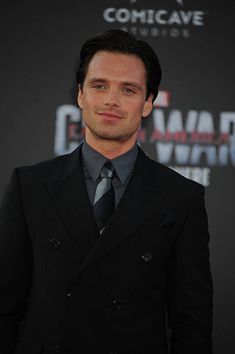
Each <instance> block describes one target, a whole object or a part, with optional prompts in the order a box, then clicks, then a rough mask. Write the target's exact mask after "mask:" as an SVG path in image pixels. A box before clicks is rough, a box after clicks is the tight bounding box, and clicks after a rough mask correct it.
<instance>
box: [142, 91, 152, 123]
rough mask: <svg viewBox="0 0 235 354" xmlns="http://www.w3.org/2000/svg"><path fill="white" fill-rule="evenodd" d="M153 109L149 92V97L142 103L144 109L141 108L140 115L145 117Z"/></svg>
mask: <svg viewBox="0 0 235 354" xmlns="http://www.w3.org/2000/svg"><path fill="white" fill-rule="evenodd" d="M152 109H153V94H152V93H150V95H149V97H148V98H147V100H146V101H145V103H144V109H143V114H142V117H143V118H146V117H147V116H148V115H149V114H150V113H151V111H152Z"/></svg>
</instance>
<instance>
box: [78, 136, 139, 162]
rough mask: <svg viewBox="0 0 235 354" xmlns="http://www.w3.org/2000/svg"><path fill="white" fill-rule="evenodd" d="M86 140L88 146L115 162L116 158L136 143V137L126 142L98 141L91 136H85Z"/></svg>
mask: <svg viewBox="0 0 235 354" xmlns="http://www.w3.org/2000/svg"><path fill="white" fill-rule="evenodd" d="M85 139H86V142H87V144H88V145H90V146H91V147H92V148H93V149H94V150H96V151H98V152H99V153H100V154H101V155H103V156H105V157H106V158H107V159H109V160H113V159H115V158H116V157H118V156H120V155H123V154H125V153H126V152H127V151H129V150H130V149H131V148H132V147H133V146H134V145H135V143H136V137H133V139H129V140H128V141H125V142H123V141H115V140H108V139H105V140H104V139H100V140H96V139H92V138H91V137H89V136H85Z"/></svg>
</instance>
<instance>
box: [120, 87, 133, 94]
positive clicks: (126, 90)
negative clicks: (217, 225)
mask: <svg viewBox="0 0 235 354" xmlns="http://www.w3.org/2000/svg"><path fill="white" fill-rule="evenodd" d="M122 91H123V92H124V93H126V94H128V95H133V94H135V90H134V89H131V88H130V87H124V88H123V89H122Z"/></svg>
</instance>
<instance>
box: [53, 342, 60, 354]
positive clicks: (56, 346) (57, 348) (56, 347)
mask: <svg viewBox="0 0 235 354" xmlns="http://www.w3.org/2000/svg"><path fill="white" fill-rule="evenodd" d="M53 351H54V353H60V352H61V350H60V345H59V344H56V345H55V346H54V348H53Z"/></svg>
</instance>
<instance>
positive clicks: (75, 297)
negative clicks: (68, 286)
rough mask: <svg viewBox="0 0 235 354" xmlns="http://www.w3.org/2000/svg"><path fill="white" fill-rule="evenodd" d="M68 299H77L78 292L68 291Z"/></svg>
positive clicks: (70, 300)
mask: <svg viewBox="0 0 235 354" xmlns="http://www.w3.org/2000/svg"><path fill="white" fill-rule="evenodd" d="M67 296H68V301H69V302H76V301H77V300H78V294H77V293H75V292H73V291H71V292H70V293H68V295H67Z"/></svg>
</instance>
